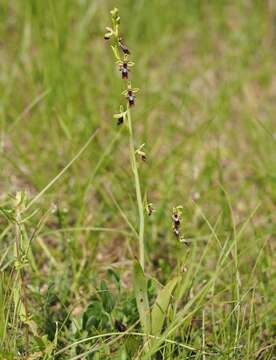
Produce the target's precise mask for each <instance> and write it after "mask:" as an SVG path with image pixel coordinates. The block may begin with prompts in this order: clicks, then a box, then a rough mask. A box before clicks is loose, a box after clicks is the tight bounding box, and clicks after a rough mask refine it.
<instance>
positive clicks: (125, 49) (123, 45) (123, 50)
mask: <svg viewBox="0 0 276 360" xmlns="http://www.w3.org/2000/svg"><path fill="white" fill-rule="evenodd" d="M119 46H120V49H121V50H122V52H123V53H124V54H127V55H129V54H130V51H129V50H128V48H127V47H126V45H125V44H124V42H123V39H122V38H120V39H119Z"/></svg>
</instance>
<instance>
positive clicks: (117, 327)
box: [115, 320, 127, 332]
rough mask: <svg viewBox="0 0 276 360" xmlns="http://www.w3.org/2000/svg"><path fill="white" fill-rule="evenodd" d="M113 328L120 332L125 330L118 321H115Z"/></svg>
mask: <svg viewBox="0 0 276 360" xmlns="http://www.w3.org/2000/svg"><path fill="white" fill-rule="evenodd" d="M115 328H116V329H117V330H118V331H120V332H124V331H126V330H127V328H126V326H125V325H124V324H123V323H122V322H121V321H119V320H115Z"/></svg>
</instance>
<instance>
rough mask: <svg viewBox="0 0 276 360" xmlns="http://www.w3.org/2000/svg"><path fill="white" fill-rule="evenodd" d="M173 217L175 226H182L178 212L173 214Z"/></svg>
mask: <svg viewBox="0 0 276 360" xmlns="http://www.w3.org/2000/svg"><path fill="white" fill-rule="evenodd" d="M172 218H173V222H174V226H177V227H178V226H180V220H179V216H178V215H177V214H173V216H172Z"/></svg>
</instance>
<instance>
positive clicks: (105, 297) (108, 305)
mask: <svg viewBox="0 0 276 360" xmlns="http://www.w3.org/2000/svg"><path fill="white" fill-rule="evenodd" d="M99 293H100V296H101V299H102V302H103V307H104V310H105V311H106V312H107V313H111V311H112V310H113V308H114V306H115V300H114V297H113V296H112V294H111V292H110V291H109V289H108V286H107V285H106V282H105V281H104V280H102V281H101V285H100V292H99Z"/></svg>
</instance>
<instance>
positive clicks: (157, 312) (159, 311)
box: [151, 277, 178, 336]
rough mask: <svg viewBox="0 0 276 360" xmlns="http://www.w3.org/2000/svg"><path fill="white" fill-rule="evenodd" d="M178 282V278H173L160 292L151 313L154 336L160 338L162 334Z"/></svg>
mask: <svg viewBox="0 0 276 360" xmlns="http://www.w3.org/2000/svg"><path fill="white" fill-rule="evenodd" d="M177 281H178V278H177V277H175V278H173V279H172V280H170V281H169V282H168V283H167V284H166V286H164V287H163V288H162V289H161V290H160V291H159V294H158V296H157V298H156V300H155V303H154V305H153V308H152V312H151V321H152V322H151V329H152V335H156V336H158V335H160V334H161V331H162V328H163V324H164V321H165V317H166V313H167V309H168V306H169V303H170V299H171V296H172V292H173V290H174V288H175V286H176V284H177Z"/></svg>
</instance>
